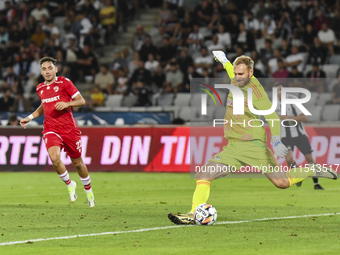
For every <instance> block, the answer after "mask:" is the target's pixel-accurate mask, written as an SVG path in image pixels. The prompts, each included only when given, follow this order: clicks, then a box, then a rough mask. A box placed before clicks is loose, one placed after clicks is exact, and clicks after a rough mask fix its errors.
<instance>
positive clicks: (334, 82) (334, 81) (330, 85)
mask: <svg viewBox="0 0 340 255" xmlns="http://www.w3.org/2000/svg"><path fill="white" fill-rule="evenodd" d="M338 84H339V80H338V79H337V78H328V79H327V88H328V91H329V92H332V91H333V88H334V86H336V85H338Z"/></svg>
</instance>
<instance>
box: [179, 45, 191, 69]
mask: <svg viewBox="0 0 340 255" xmlns="http://www.w3.org/2000/svg"><path fill="white" fill-rule="evenodd" d="M177 63H178V65H179V69H180V70H181V72H182V73H183V74H185V73H186V72H187V68H188V66H190V65H193V64H194V61H193V60H192V57H191V56H188V49H187V48H183V49H182V50H181V53H180V54H179V56H178V58H177Z"/></svg>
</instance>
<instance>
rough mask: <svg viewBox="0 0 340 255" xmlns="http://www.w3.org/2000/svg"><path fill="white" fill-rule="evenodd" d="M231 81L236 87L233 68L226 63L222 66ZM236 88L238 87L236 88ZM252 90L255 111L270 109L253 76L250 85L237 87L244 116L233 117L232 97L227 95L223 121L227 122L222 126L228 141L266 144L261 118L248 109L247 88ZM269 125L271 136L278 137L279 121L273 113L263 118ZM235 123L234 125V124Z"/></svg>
mask: <svg viewBox="0 0 340 255" xmlns="http://www.w3.org/2000/svg"><path fill="white" fill-rule="evenodd" d="M224 68H225V69H226V70H227V72H228V75H229V77H230V79H231V84H232V85H234V86H237V83H236V81H235V79H234V67H233V65H232V64H231V63H230V62H227V63H226V64H225V66H224ZM237 87H238V86H237ZM249 87H250V88H252V91H253V94H252V97H253V98H252V102H253V106H254V108H255V109H257V110H268V109H270V108H271V106H272V103H271V102H270V100H269V98H268V95H267V93H266V92H265V90H264V89H263V87H262V85H261V84H260V82H259V81H258V80H257V79H256V78H255V77H254V76H253V77H252V78H251V80H250V83H249V84H248V85H246V86H244V87H243V88H241V87H238V88H239V89H240V90H241V91H242V92H243V95H244V104H245V105H244V115H233V95H232V93H229V95H228V100H227V109H226V114H225V117H224V118H225V119H226V120H227V121H228V122H227V123H226V124H225V125H224V137H225V138H226V139H227V140H228V141H231V140H244V141H251V140H261V141H263V142H265V143H266V142H267V135H266V131H265V129H264V127H263V126H262V127H261V122H260V121H259V120H260V119H261V118H260V116H259V115H256V114H254V113H252V112H251V111H250V110H249V108H248V88H249ZM264 117H265V118H266V119H267V120H268V123H269V126H270V131H271V135H272V136H275V135H280V132H281V130H280V119H279V116H278V115H277V114H276V112H275V111H274V112H273V113H271V114H269V115H266V116H264ZM235 123H236V124H235Z"/></svg>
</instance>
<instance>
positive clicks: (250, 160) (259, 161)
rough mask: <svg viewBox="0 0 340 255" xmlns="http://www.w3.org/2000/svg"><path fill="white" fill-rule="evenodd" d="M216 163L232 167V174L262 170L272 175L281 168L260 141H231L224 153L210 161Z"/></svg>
mask: <svg viewBox="0 0 340 255" xmlns="http://www.w3.org/2000/svg"><path fill="white" fill-rule="evenodd" d="M209 161H213V162H216V163H221V164H225V165H228V166H230V169H231V170H232V172H234V171H238V170H241V171H243V172H248V170H251V169H253V170H260V171H262V172H263V173H271V172H273V171H274V170H275V167H276V168H277V167H278V166H279V163H278V161H277V159H276V158H275V157H274V155H273V152H272V151H271V150H270V149H269V148H268V146H267V145H266V144H265V143H264V142H262V141H260V140H252V141H243V140H233V141H229V142H228V145H227V146H224V147H223V151H221V152H220V153H217V154H216V155H214V157H213V158H211V159H209Z"/></svg>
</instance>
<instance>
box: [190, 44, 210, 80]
mask: <svg viewBox="0 0 340 255" xmlns="http://www.w3.org/2000/svg"><path fill="white" fill-rule="evenodd" d="M194 63H195V68H196V71H197V72H198V73H199V74H202V71H203V68H206V69H210V67H211V66H212V64H213V63H214V60H213V58H212V55H211V54H208V52H207V48H206V47H203V48H202V49H201V56H198V57H196V58H195V59H194Z"/></svg>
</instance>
